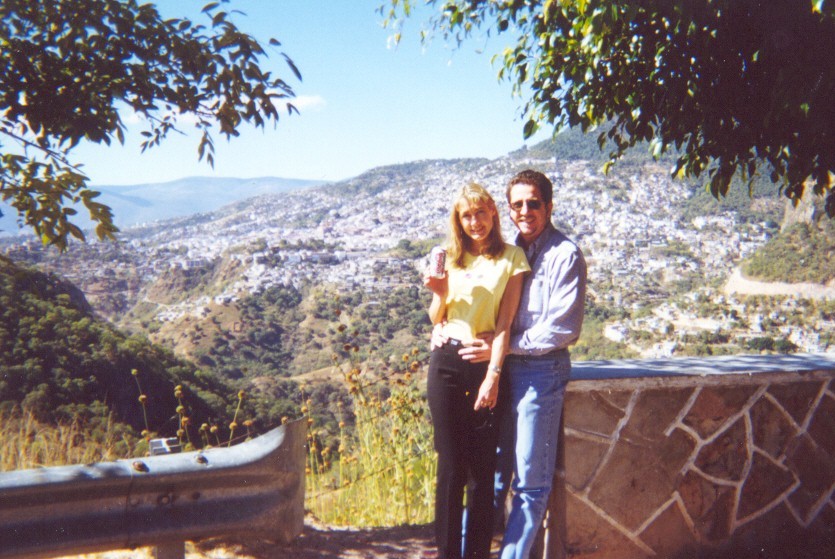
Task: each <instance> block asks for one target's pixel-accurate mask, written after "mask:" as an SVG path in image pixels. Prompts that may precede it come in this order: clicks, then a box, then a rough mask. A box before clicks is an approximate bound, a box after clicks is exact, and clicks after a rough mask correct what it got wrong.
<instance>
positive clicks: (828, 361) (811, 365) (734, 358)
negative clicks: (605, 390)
mask: <svg viewBox="0 0 835 559" xmlns="http://www.w3.org/2000/svg"><path fill="white" fill-rule="evenodd" d="M813 371H829V372H832V373H833V374H835V353H793V354H789V355H722V356H719V357H680V358H673V357H670V358H665V359H616V360H611V361H574V362H572V364H571V380H597V379H628V378H645V377H683V378H686V377H705V376H722V375H740V374H748V375H753V374H761V373H783V372H791V373H804V372H813Z"/></svg>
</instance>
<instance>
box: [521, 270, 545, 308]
mask: <svg viewBox="0 0 835 559" xmlns="http://www.w3.org/2000/svg"><path fill="white" fill-rule="evenodd" d="M546 296H547V286H546V285H545V280H544V278H539V277H534V278H531V285H530V289H529V290H528V293H527V294H526V297H527V305H526V308H527V310H528V312H531V313H536V314H539V313H540V312H541V311H542V305H543V303H544V301H545V298H546Z"/></svg>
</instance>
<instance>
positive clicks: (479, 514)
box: [427, 340, 501, 559]
mask: <svg viewBox="0 0 835 559" xmlns="http://www.w3.org/2000/svg"><path fill="white" fill-rule="evenodd" d="M459 349H461V345H460V342H458V341H457V340H451V341H450V342H448V343H447V344H445V345H444V346H443V347H440V348H436V349H435V350H433V351H432V356H431V357H430V359H429V378H428V381H427V392H428V396H429V410H430V412H431V414H432V424H433V426H434V430H435V435H434V440H435V450H436V451H437V453H438V477H437V482H436V485H435V539H436V542H437V545H438V552H439V554H440V557H441V559H457V558H459V557H462V556H463V557H464V558H465V559H487V558H489V557H490V540H491V539H492V529H493V479H494V478H493V476H494V472H495V468H496V444H497V439H498V425H497V421H495V420H494V418H493V413H492V412H491V411H490V410H487V409H481V410H479V411H477V412H476V411H473V406H474V405H475V399H476V397H477V396H478V389H479V387H480V386H481V383H482V381H483V380H484V375H485V372H486V371H487V363H477V364H474V363H470V362H468V361H464V360H463V359H461V357H460V356H459V355H458V350H459ZM500 397H501V396H500ZM465 489H466V496H467V514H466V530H465V531H464V545H463V548H462V545H461V543H462V542H461V539H462V523H463V509H464V506H463V502H464V490H465Z"/></svg>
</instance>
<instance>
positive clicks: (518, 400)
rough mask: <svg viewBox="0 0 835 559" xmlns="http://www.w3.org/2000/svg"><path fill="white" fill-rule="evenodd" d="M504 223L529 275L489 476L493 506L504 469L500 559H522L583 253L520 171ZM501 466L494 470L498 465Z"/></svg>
mask: <svg viewBox="0 0 835 559" xmlns="http://www.w3.org/2000/svg"><path fill="white" fill-rule="evenodd" d="M507 201H508V204H509V206H510V217H511V219H512V220H513V223H514V224H515V225H516V228H517V229H518V230H519V232H518V235H517V237H516V244H517V245H519V246H520V247H522V248H523V249H524V250H525V254H526V256H527V258H528V262H529V263H530V266H531V272H530V274H528V275H527V276H526V278H525V281H524V285H523V288H522V298H521V301H520V302H519V310H518V312H517V313H516V318H515V320H514V322H513V326H512V328H511V331H510V332H511V337H510V348H509V352H508V355H507V357H506V359H505V361H504V365H503V367H502V377H503V378H502V381H503V384H502V388H501V390H504V391H505V393H503V394H500V396H499V399H500V400H504V403H505V405H506V406H507V407H506V408H505V410H506V413H505V414H504V415H505V417H504V418H503V419H502V421H503V422H504V429H505V432H504V435H505V436H503V441H504V442H503V443H500V449H499V464H500V465H499V472H497V484H496V485H497V487H496V490H497V496H498V497H499V499H498V500H499V501H500V502H499V503H497V506H498V507H501V506H502V504H503V499H501V497H502V496H503V495H504V492H505V491H506V484H507V481H508V478H509V474H510V472H509V471H508V469H509V467H510V466H512V471H513V475H514V480H513V501H512V506H511V510H510V514H509V516H508V519H507V524H506V527H505V534H504V538H503V540H502V550H501V554H500V557H501V559H512V558H513V559H527V558H528V556H529V555H530V551H531V547H532V546H533V543H534V539H535V538H536V534H537V531H538V530H539V528H540V526H541V525H542V520H543V518H544V516H545V510H546V507H547V505H548V497H549V495H550V493H551V485H552V480H553V478H554V472H555V469H556V456H557V443H558V439H559V434H560V433H559V426H560V417H561V414H562V407H563V397H564V395H565V387H566V384H567V383H568V378H569V374H570V372H571V360H570V356H569V353H568V349H567V348H568V347H569V346H570V345H572V344H574V343H575V342H576V341H577V339H578V338H579V337H580V329H581V327H582V325H583V312H584V308H585V293H586V262H585V259H584V258H583V253H582V252H581V251H580V249H579V248H578V247H577V245H575V244H574V243H573V242H572V241H571V240H570V239H569V238H568V237H566V236H565V235H564V234H563V233H561V232H560V231H558V230H557V229H556V228H555V227H554V226H553V225H552V223H551V212H552V210H553V185H552V184H551V181H550V180H549V179H548V177H546V176H545V175H544V174H542V173H540V172H538V171H532V170H526V171H522V172H521V173H519V174H517V175H516V176H514V177H513V178H512V179H511V180H510V182H509V184H508V187H507ZM459 353H461V355H462V356H464V358H465V359H471V360H474V361H482V360H484V359H488V358H489V338H488V340H483V341H480V342H478V343H475V344H473V345H472V346H470V347H466V348H463V349H461V350H460V352H459ZM503 463H504V464H506V465H508V464H509V465H508V466H505V467H504V468H503V467H502V464H503Z"/></svg>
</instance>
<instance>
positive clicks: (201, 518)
mask: <svg viewBox="0 0 835 559" xmlns="http://www.w3.org/2000/svg"><path fill="white" fill-rule="evenodd" d="M306 432H307V424H306V422H305V421H303V420H298V421H294V422H290V423H287V424H285V425H282V426H281V427H278V428H276V429H274V430H272V431H270V432H268V433H266V434H265V435H262V436H260V437H257V438H255V439H253V440H251V441H247V442H245V443H242V444H239V445H236V446H233V447H229V448H211V449H207V450H204V451H196V452H186V453H181V454H170V455H164V456H150V457H145V458H134V459H127V460H118V461H116V462H106V463H96V464H89V465H77V466H61V467H53V468H43V469H34V470H18V471H14V472H7V473H2V474H0V558H5V557H15V558H19V559H37V558H41V557H54V556H59V555H72V554H80V553H91V552H96V551H107V550H112V549H123V548H134V547H139V546H151V545H153V546H160V548H162V549H165V548H166V546H167V548H168V549H171V546H172V545H173V546H176V545H179V546H182V542H184V541H185V540H192V539H199V538H205V537H216V536H224V535H231V534H234V535H235V536H240V535H253V536H256V537H259V538H262V539H265V540H270V541H278V542H285V543H286V542H289V541H290V540H292V539H293V538H295V537H296V536H298V535H299V534H300V533H301V530H302V527H303V524H304V466H305V463H304V462H305V450H304V445H305V438H306Z"/></svg>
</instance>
